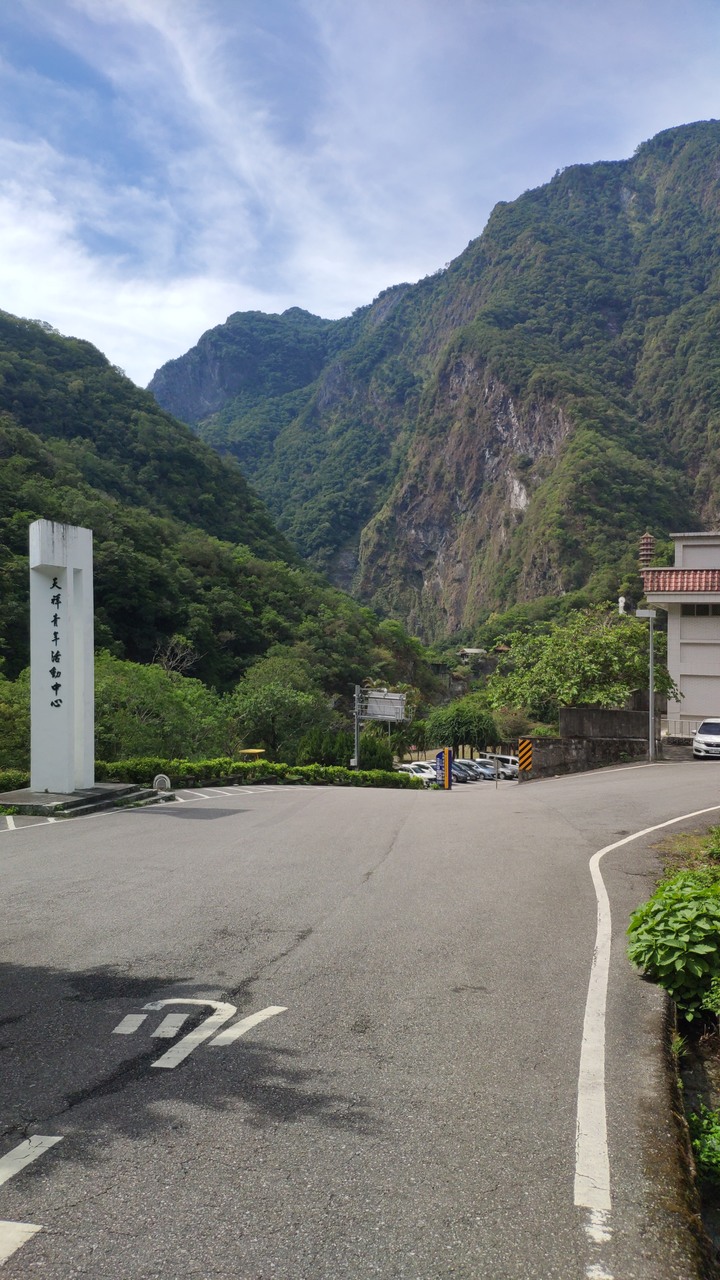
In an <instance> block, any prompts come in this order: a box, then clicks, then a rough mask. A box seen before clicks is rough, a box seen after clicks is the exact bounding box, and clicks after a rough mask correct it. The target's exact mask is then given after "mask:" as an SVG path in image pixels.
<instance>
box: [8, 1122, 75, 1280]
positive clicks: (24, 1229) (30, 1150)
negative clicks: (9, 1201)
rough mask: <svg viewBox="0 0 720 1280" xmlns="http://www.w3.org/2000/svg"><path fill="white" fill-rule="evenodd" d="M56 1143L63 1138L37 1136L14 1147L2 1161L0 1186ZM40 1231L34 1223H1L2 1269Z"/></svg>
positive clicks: (40, 1228)
mask: <svg viewBox="0 0 720 1280" xmlns="http://www.w3.org/2000/svg"><path fill="white" fill-rule="evenodd" d="M56 1142H62V1138H47V1137H43V1136H42V1135H41V1134H36V1135H35V1136H34V1137H32V1138H27V1139H26V1140H25V1142H21V1143H20V1145H19V1146H17V1147H13V1149H12V1151H8V1152H7V1154H6V1155H4V1156H3V1157H2V1159H1V1160H0V1186H2V1184H3V1183H4V1182H8V1181H9V1180H10V1178H14V1177H15V1174H16V1173H20V1171H21V1170H22V1169H24V1168H25V1166H26V1165H28V1164H32V1162H33V1160H37V1158H38V1156H41V1155H42V1154H43V1152H45V1151H48V1150H49V1149H50V1147H54V1146H55V1143H56ZM38 1231H42V1227H39V1226H36V1224H35V1223H34V1222H6V1221H0V1267H1V1266H2V1265H3V1263H5V1262H7V1260H8V1258H10V1257H12V1255H13V1254H14V1253H15V1252H16V1251H17V1250H18V1249H20V1248H21V1247H22V1246H23V1245H24V1244H26V1243H27V1241H28V1240H31V1239H32V1237H33V1236H35V1235H37V1233H38Z"/></svg>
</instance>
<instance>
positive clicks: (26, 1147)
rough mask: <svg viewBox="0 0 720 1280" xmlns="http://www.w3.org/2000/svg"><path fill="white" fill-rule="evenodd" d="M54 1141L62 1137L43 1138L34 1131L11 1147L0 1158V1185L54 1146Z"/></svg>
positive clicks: (60, 1140)
mask: <svg viewBox="0 0 720 1280" xmlns="http://www.w3.org/2000/svg"><path fill="white" fill-rule="evenodd" d="M56 1142H62V1138H45V1137H43V1136H42V1134H39V1133H36V1134H35V1135H34V1137H32V1138H26V1139H25V1141H24V1142H21V1143H20V1144H19V1146H17V1147H13V1149H12V1151H8V1152H7V1154H6V1155H4V1156H3V1157H2V1159H0V1187H1V1186H2V1185H3V1183H5V1182H9V1180H10V1178H14V1177H15V1174H16V1173H19V1172H20V1170H21V1169H24V1168H25V1166H26V1165H28V1164H32V1162H33V1160H37V1158H38V1156H41V1155H42V1154H43V1152H44V1151H48V1150H49V1148H50V1147H54V1146H55V1143H56Z"/></svg>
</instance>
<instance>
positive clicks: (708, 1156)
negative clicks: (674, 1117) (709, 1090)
mask: <svg viewBox="0 0 720 1280" xmlns="http://www.w3.org/2000/svg"><path fill="white" fill-rule="evenodd" d="M688 1128H689V1129H690V1141H691V1143H692V1149H693V1153H694V1155H695V1164H696V1166H697V1171H698V1176H699V1178H700V1179H701V1180H702V1181H703V1182H707V1183H711V1184H712V1185H713V1186H720V1111H711V1110H710V1108H709V1107H706V1106H705V1104H704V1103H703V1102H701V1103H700V1105H699V1107H698V1109H697V1111H691V1112H690V1114H689V1116H688Z"/></svg>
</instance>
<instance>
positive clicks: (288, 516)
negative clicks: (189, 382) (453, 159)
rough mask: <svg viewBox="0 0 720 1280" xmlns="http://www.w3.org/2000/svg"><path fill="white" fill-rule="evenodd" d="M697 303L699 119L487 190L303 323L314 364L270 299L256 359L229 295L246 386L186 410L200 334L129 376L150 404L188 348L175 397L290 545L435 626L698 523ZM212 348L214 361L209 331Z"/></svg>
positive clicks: (707, 395)
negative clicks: (388, 284) (227, 456)
mask: <svg viewBox="0 0 720 1280" xmlns="http://www.w3.org/2000/svg"><path fill="white" fill-rule="evenodd" d="M719 316H720V123H719V122H717V121H707V122H703V123H699V124H695V125H688V126H683V127H681V128H678V129H671V130H668V131H667V132H665V133H662V134H660V135H658V136H657V137H656V138H654V139H652V140H651V141H650V142H647V143H644V144H643V145H642V146H641V147H639V148H638V150H637V152H636V154H635V156H634V157H632V158H631V159H630V160H627V161H621V162H613V163H599V164H592V165H576V166H572V167H571V168H569V169H566V170H565V171H563V172H562V173H558V174H557V175H556V176H555V178H554V179H553V180H552V181H551V182H549V183H548V184H547V185H545V186H543V187H540V188H538V189H537V190H535V191H528V192H526V193H525V194H524V195H523V196H521V197H520V198H519V199H518V200H516V201H513V202H512V203H509V204H500V205H498V206H497V207H496V208H495V210H494V211H493V214H492V215H491V217H490V220H489V222H488V225H487V228H486V230H485V231H484V233H483V234H482V236H480V237H479V239H477V240H475V241H472V242H471V244H470V245H468V247H467V249H466V250H465V252H464V253H463V254H461V255H460V257H459V258H457V259H456V260H455V261H454V262H453V263H452V264H451V265H450V266H449V267H448V268H447V269H446V270H445V271H442V272H439V273H437V274H436V275H434V276H432V277H429V278H427V279H425V280H423V281H421V282H420V283H419V284H417V285H413V286H409V285H402V286H399V287H397V288H394V289H390V290H388V291H387V292H386V293H385V294H383V295H381V296H380V297H379V298H378V299H377V300H376V301H375V302H374V303H373V304H372V306H370V307H368V308H365V309H363V310H361V311H360V312H357V313H355V315H354V316H352V317H350V318H349V319H348V320H345V321H337V322H334V323H330V322H322V321H318V320H315V322H314V323H315V327H314V328H313V329H312V332H313V333H314V334H316V335H317V338H318V344H320V335H321V334H322V341H323V342H324V343H325V344H326V351H327V355H326V358H325V363H324V365H323V367H322V369H321V371H320V372H319V373H316V372H315V366H314V365H313V364H312V362H310V361H308V362H306V363H305V364H302V361H301V360H300V354H299V352H300V346H299V345H298V344H299V343H300V338H299V336H298V334H297V332H296V331H295V328H294V320H292V317H291V316H290V313H286V316H285V317H272V318H270V319H271V320H272V322H273V326H274V327H273V329H272V331H273V333H277V332H278V331H279V330H280V329H281V328H282V329H283V332H284V333H285V337H286V340H287V343H288V344H289V345H290V346H293V344H295V345H294V352H295V354H294V355H293V358H292V361H291V365H292V368H293V369H294V370H295V371H296V373H297V376H296V377H295V378H294V381H292V384H290V383H288V385H286V386H285V387H281V386H280V383H279V381H278V379H277V378H275V380H274V381H273V380H271V379H270V378H269V377H267V376H266V374H265V373H263V372H262V370H264V369H265V368H266V366H267V364H268V358H269V354H270V346H269V345H268V344H270V338H269V336H268V332H269V331H268V330H267V328H266V329H265V330H263V331H261V330H260V328H259V327H257V326H256V321H255V320H254V319H253V318H252V316H248V317H244V323H245V325H246V326H250V328H251V329H253V330H254V331H255V332H256V336H257V341H258V343H259V345H260V348H262V349H263V350H264V351H265V352H266V357H267V358H266V357H263V359H262V360H260V361H259V364H258V368H259V369H260V372H261V376H258V377H256V379H255V381H254V383H253V385H252V388H250V387H246V386H245V383H244V382H243V378H244V377H246V375H244V374H241V375H239V376H240V383H238V384H236V385H235V390H234V392H233V395H232V396H230V397H228V398H226V399H225V400H224V402H223V403H222V404H220V403H219V402H218V400H217V399H216V400H215V401H214V403H213V408H212V411H211V412H205V411H203V410H202V407H201V402H202V395H201V394H200V393H199V392H198V388H199V387H202V386H203V380H204V377H205V373H204V368H205V366H204V360H203V355H202V350H201V347H202V343H201V344H198V347H197V348H195V349H194V351H193V352H191V353H188V355H187V356H185V357H182V359H181V360H179V361H174V362H173V366H172V368H173V370H174V371H175V374H174V377H170V372H171V370H170V368H169V367H168V366H165V368H164V369H163V370H161V371H159V373H158V374H157V375H156V377H155V379H153V382H152V383H151V390H153V392H154V393H155V394H156V395H157V396H158V398H159V400H160V401H161V402H163V403H164V402H165V401H164V396H167V395H168V394H169V390H168V388H170V387H172V388H179V386H180V384H179V383H178V382H177V381H176V377H177V373H178V371H179V370H182V369H184V368H185V367H186V362H188V366H187V367H189V366H190V365H192V368H193V378H194V380H195V387H196V392H195V398H194V400H192V402H191V401H190V399H188V398H185V399H183V396H182V395H179V396H177V397H176V399H175V400H174V402H173V403H174V408H175V411H176V412H177V413H178V414H179V415H180V416H182V417H184V418H185V419H186V420H187V421H188V422H190V423H191V424H192V425H193V427H194V428H195V429H196V430H197V431H198V433H199V434H200V435H201V436H202V437H203V438H204V439H206V440H207V441H209V442H210V443H212V444H213V445H215V447H216V448H218V449H219V450H220V451H221V452H227V453H231V454H234V455H235V456H236V457H237V458H238V459H239V460H240V461H241V464H242V467H243V470H244V472H245V474H246V475H247V476H248V477H249V478H250V480H251V482H252V483H253V484H254V485H255V486H256V487H257V490H258V492H259V493H260V494H261V496H263V497H264V499H265V500H266V502H267V503H268V506H269V508H270V510H271V512H272V514H273V516H274V517H275V519H276V520H277V522H278V525H279V527H280V528H281V529H282V530H283V532H285V533H286V534H287V535H288V537H289V538H290V539H291V540H292V541H293V543H294V544H295V545H296V546H297V547H298V549H299V550H300V551H301V553H302V554H303V555H305V556H308V557H309V558H310V560H311V562H312V563H314V564H315V565H316V566H318V567H321V568H323V569H326V570H327V571H328V572H330V574H331V576H332V577H333V579H334V580H335V581H336V582H338V583H342V584H343V585H345V586H352V589H353V591H354V592H355V593H356V594H357V595H358V596H359V597H360V598H361V599H363V600H366V601H368V602H372V603H374V604H377V605H380V606H381V607H382V608H384V609H387V610H388V611H390V612H391V613H393V614H394V615H395V616H398V617H401V618H403V619H404V620H405V622H406V623H409V624H410V625H411V626H412V627H413V628H416V629H419V630H421V631H422V632H423V633H424V634H426V635H431V636H434V637H440V636H442V635H446V634H448V633H452V632H454V631H457V630H458V629H460V628H472V627H473V626H474V625H475V624H476V623H477V621H478V620H480V619H482V618H483V617H485V616H487V614H488V612H489V611H491V610H498V609H503V608H506V607H508V606H509V605H511V604H513V603H514V602H516V601H518V600H523V599H532V598H537V597H540V596H543V595H546V594H558V593H560V592H565V591H569V590H574V589H577V588H581V587H583V588H584V587H587V588H588V589H589V591H590V593H591V594H596V595H598V594H607V593H609V592H612V591H613V590H614V589H615V588H616V586H617V584H618V582H619V581H621V580H622V578H623V577H624V576H625V575H626V574H627V573H630V572H631V571H632V568H633V565H634V562H635V548H636V542H637V537H638V535H639V534H640V533H642V532H643V530H644V529H645V528H646V527H650V528H651V529H652V530H654V531H655V532H657V533H659V534H661V533H664V532H666V531H667V530H668V528H669V527H678V526H686V527H687V526H694V527H701V526H702V525H706V524H713V523H715V522H716V520H717V518H718V514H719V510H720V453H719V452H718V428H717V424H718V414H719V413H720V381H719V379H718V356H717V351H718V343H717V327H718V318H719ZM233 319H234V322H235V324H238V323H239V318H238V317H234V318H233ZM265 319H266V320H267V319H268V318H265ZM310 320H311V318H309V317H307V318H306V323H307V325H308V327H310V323H309V322H310ZM291 321H292V322H291ZM323 324H324V325H325V328H323V329H321V327H320V326H322V325H323ZM283 326H284V327H283ZM223 329H224V327H223V326H220V328H219V329H218V330H214V331H213V335H214V337H213V341H214V342H215V343H216V344H220V345H221V344H222V342H223V338H222V334H223ZM206 337H207V336H206ZM202 341H203V342H204V341H205V339H203V340H202ZM273 341H274V343H275V344H274V346H273V347H272V350H273V352H274V353H275V354H276V355H277V354H278V345H277V342H276V341H275V340H273ZM217 349H219V348H218V346H216V350H217ZM318 352H319V345H318ZM222 359H223V360H226V361H227V362H228V369H227V370H226V371H225V372H224V373H223V375H222V378H224V379H225V381H226V382H227V381H229V380H230V378H231V374H230V371H229V366H231V365H232V362H233V356H232V351H231V348H230V346H226V347H225V349H224V355H223V357H222ZM301 365H302V368H300V366H301ZM298 370H300V372H298ZM213 378H214V382H215V385H218V384H219V382H220V381H222V378H221V377H220V375H219V374H218V373H217V370H215V372H214V374H213ZM303 379H305V381H303ZM240 384H242V386H240ZM238 388H239V389H238Z"/></svg>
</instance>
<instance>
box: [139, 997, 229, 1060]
mask: <svg viewBox="0 0 720 1280" xmlns="http://www.w3.org/2000/svg"><path fill="white" fill-rule="evenodd" d="M169 1004H191V1005H210V1008H211V1009H213V1010H214V1012H213V1013H211V1014H210V1016H209V1017H207V1018H205V1020H204V1021H203V1022H201V1023H200V1026H199V1027H196V1028H195V1030H194V1031H189V1032H188V1034H187V1035H186V1036H183V1038H182V1040H178V1042H177V1044H174V1045H173V1047H172V1049H168V1051H167V1053H164V1054H163V1055H162V1057H161V1058H158V1059H157V1061H156V1062H153V1064H152V1065H153V1067H166V1068H167V1069H168V1070H171V1069H172V1068H173V1067H176V1066H177V1065H178V1063H179V1062H183V1061H184V1059H185V1058H187V1056H188V1054H191V1053H192V1051H193V1049H196V1048H197V1046H198V1045H199V1044H202V1043H203V1041H204V1040H209V1039H210V1037H211V1036H214V1035H215V1032H216V1031H218V1030H219V1029H220V1027H221V1026H222V1025H223V1023H224V1022H228V1021H229V1020H230V1018H232V1017H233V1016H234V1014H236V1013H237V1009H236V1008H235V1005H234V1004H225V1003H224V1002H223V1001H221V1000H154V1001H152V1002H151V1003H150V1004H146V1005H143V1008H144V1009H164V1008H165V1007H166V1006H167V1005H169Z"/></svg>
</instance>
